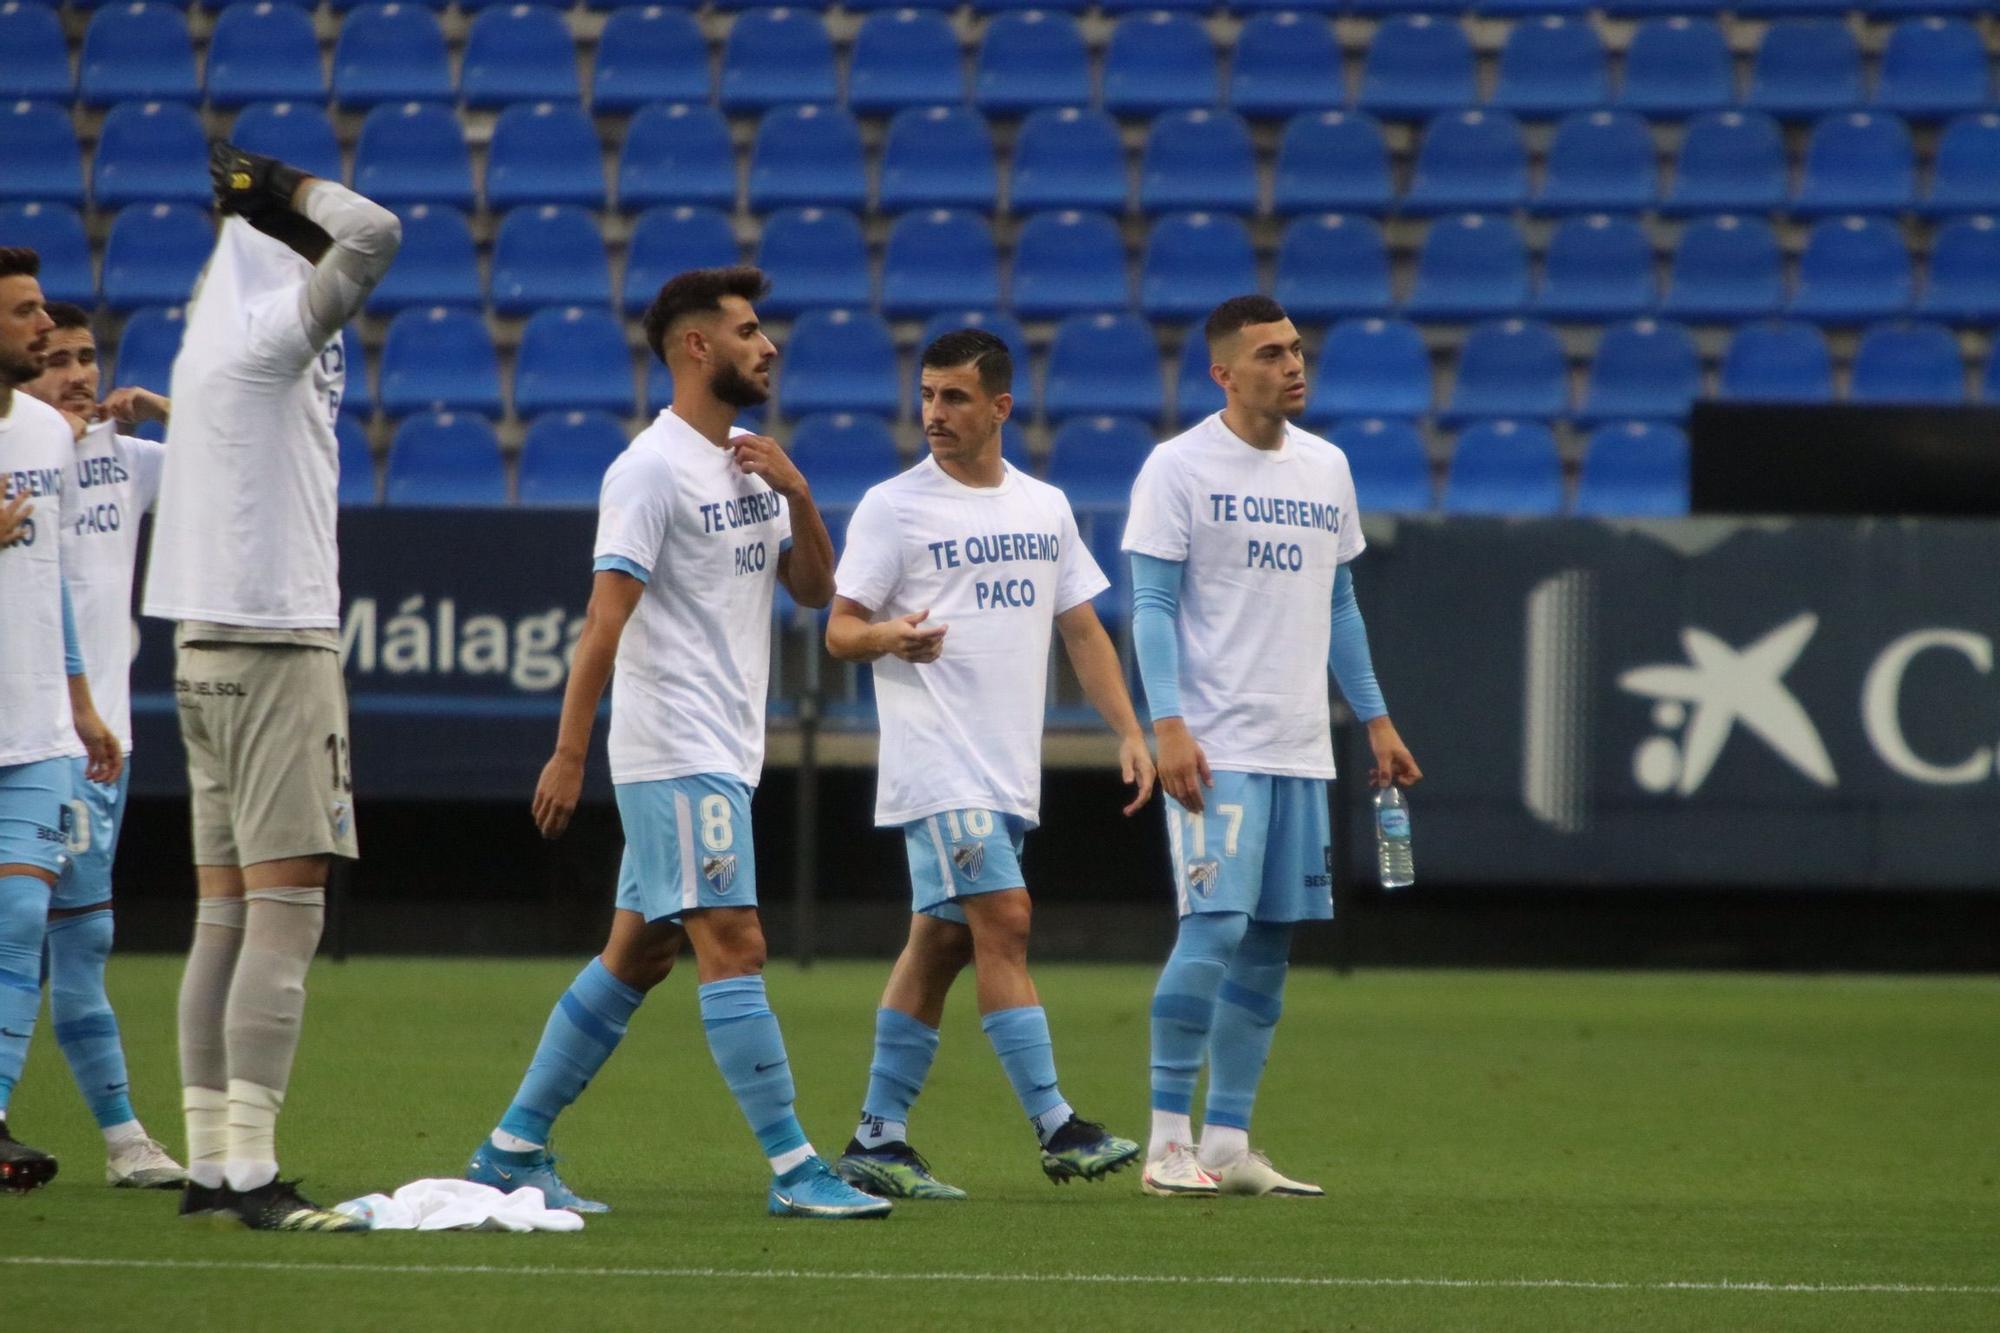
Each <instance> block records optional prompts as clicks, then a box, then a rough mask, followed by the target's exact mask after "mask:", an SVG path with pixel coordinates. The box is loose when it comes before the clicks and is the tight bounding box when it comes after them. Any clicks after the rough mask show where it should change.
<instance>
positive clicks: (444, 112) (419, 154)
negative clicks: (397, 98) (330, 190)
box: [354, 102, 473, 211]
mask: <svg viewBox="0 0 2000 1333" xmlns="http://www.w3.org/2000/svg"><path fill="white" fill-rule="evenodd" d="M354 188H355V189H356V190H357V191H359V192H360V193H362V194H364V195H366V196H367V197H368V198H370V199H373V200H374V201H375V202H377V203H379V204H387V205H390V206H395V205H399V204H449V205H450V206H451V207H453V208H462V209H466V210H468V211H470V210H471V208H472V206H473V198H472V155H471V154H470V153H469V152H468V151H466V147H465V134H464V131H462V130H461V129H460V128H459V125H458V117H457V116H455V115H453V114H452V113H451V108H449V107H443V106H432V105H429V104H427V103H424V102H403V103H400V104H397V105H393V106H378V107H376V108H375V109H374V110H373V111H370V112H369V113H368V116H367V119H365V120H363V121H362V122H361V137H360V138H359V139H358V140H356V142H355V145H354Z"/></svg>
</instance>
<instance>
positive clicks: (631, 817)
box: [612, 773, 757, 921]
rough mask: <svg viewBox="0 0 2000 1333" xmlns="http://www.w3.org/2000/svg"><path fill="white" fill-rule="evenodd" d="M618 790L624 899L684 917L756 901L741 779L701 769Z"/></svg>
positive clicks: (660, 914) (641, 910)
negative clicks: (711, 909)
mask: <svg viewBox="0 0 2000 1333" xmlns="http://www.w3.org/2000/svg"><path fill="white" fill-rule="evenodd" d="M612 790H613V791H614V792H616V793H617V796H618V822H619V823H621V824H623V825H624V826H625V859H624V861H623V862H622V863H621V864H620V865H619V867H618V906H619V907H621V908H623V909H624V910H626V911H628V912H637V913H638V914H639V915H640V916H642V917H644V918H645V919H646V920H648V921H677V920H679V919H680V916H681V914H682V913H683V912H692V911H696V910H698V909H700V908H704V907H755V906H756V905H757V848H756V844H755V843H754V842H753V841H752V839H751V837H750V788H749V787H748V786H747V785H745V784H744V782H743V781H742V780H741V779H739V778H733V777H728V776H725V775H723V774H719V773H697V774H694V775H693V776H690V777H685V778H662V779H660V780H658V781H656V782H622V783H619V784H617V785H616V786H614V787H613V788H612Z"/></svg>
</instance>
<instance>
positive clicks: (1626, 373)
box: [1577, 319, 1701, 422]
mask: <svg viewBox="0 0 2000 1333" xmlns="http://www.w3.org/2000/svg"><path fill="white" fill-rule="evenodd" d="M1700 396H1701V358H1700V357H1698V356H1697V355H1696V354H1695V349H1694V339H1693V338H1691V337H1689V336H1688V331H1687V330H1686V329H1684V328H1682V327H1681V326H1680V325H1678V324H1670V323H1666V322H1664V321H1661V320H1655V319H1638V320H1634V321H1632V322H1631V323H1630V324H1617V325H1613V326H1612V327H1611V328H1608V329H1606V330H1605V331H1604V336H1603V337H1602V338H1600V339H1599V340H1598V343H1597V355H1596V357H1595V358H1593V359H1592V361H1591V363H1590V374H1589V376H1588V377H1587V378H1586V379H1585V381H1584V388H1583V407H1582V409H1581V410H1580V411H1579V412H1578V413H1577V417H1578V419H1579V420H1582V421H1586V422H1589V421H1600V422H1601V421H1616V420H1620V419H1645V418H1651V419H1656V420H1678V419H1680V418H1682V417H1685V416H1686V415H1687V413H1688V409H1689V408H1690V407H1692V406H1693V405H1694V400H1695V399H1696V398H1698V397H1700Z"/></svg>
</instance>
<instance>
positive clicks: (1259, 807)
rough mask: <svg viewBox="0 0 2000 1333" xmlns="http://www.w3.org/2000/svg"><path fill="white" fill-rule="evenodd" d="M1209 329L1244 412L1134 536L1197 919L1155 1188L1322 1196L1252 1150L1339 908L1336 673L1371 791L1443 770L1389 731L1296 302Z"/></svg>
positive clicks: (1170, 1032)
mask: <svg viewBox="0 0 2000 1333" xmlns="http://www.w3.org/2000/svg"><path fill="white" fill-rule="evenodd" d="M1204 335H1205V337H1206V338H1207V341H1208V353H1209V360H1210V362H1211V368H1210V371H1209V373H1210V374H1211V375H1212V376H1213V377H1214V378H1215V381H1216V383H1217V384H1219V385H1221V386H1222V390H1223V394H1224V406H1223V409H1222V410H1221V411H1220V412H1218V413H1216V414H1215V415H1213V416H1211V417H1209V418H1207V419H1206V420H1205V421H1202V422H1200V423H1199V424H1197V425H1196V426H1195V427H1194V428H1193V429H1192V430H1189V431H1186V432H1185V433H1183V434H1181V435H1177V436H1175V437H1174V438H1173V439H1171V440H1168V441H1167V442H1166V443H1164V444H1162V445H1160V446H1159V447H1158V448H1156V449H1154V450H1153V452H1152V454H1151V455H1150V456H1149V457H1148V458H1147V460H1146V464H1145V466H1144V467H1143V468H1141V469H1140V472H1139V478H1138V481H1137V482H1136V483H1135V484H1134V485H1133V488H1132V508H1131V514H1130V517H1129V518H1128V520H1127V523H1126V528H1125V541H1124V547H1125V550H1127V551H1129V552H1130V553H1131V558H1132V571H1133V575H1132V581H1133V612H1132V635H1133V642H1134V647H1135V648H1136V650H1137V653H1138V657H1139V673H1140V679H1141V682H1142V683H1143V684H1144V686H1145V688H1146V700H1147V703H1148V705H1149V706H1150V709H1151V712H1152V718H1153V737H1154V740H1155V742H1156V743H1157V745H1158V747H1159V761H1160V785H1161V786H1162V787H1164V788H1165V789H1166V792H1167V795H1168V797H1169V798H1170V799H1169V802H1168V805H1167V807H1166V809H1167V843H1168V847H1169V850H1170V852H1171V854H1172V858H1173V871H1174V888H1175V898H1176V901H1177V903H1178V906H1179V908H1180V934H1179V938H1178V939H1177V940H1176V942H1175V944H1174V949H1173V953H1172V955H1171V956H1170V957H1169V958H1168V959H1167V965H1166V968H1165V970H1164V971H1163V972H1162V973H1161V974H1160V982H1159V986H1158V988H1157V989H1156V990H1155V992H1154V995H1153V1011H1152V1071H1153V1072H1152V1103H1153V1129H1152V1137H1151V1141H1150V1142H1149V1143H1148V1145H1147V1150H1146V1169H1145V1171H1144V1173H1143V1174H1142V1175H1141V1178H1140V1183H1141V1186H1142V1188H1143V1189H1144V1190H1145V1191H1146V1192H1147V1193H1148V1194H1154V1195H1160V1196H1172V1195H1213V1194H1216V1193H1218V1192H1220V1193H1226V1194H1267V1195H1281V1196H1289V1197H1294V1198H1317V1197H1319V1196H1320V1195H1321V1194H1323V1193H1324V1191H1323V1190H1321V1189H1320V1187H1319V1186H1317V1185H1310V1184H1306V1183H1304V1182H1302V1181H1297V1180H1291V1179H1288V1178H1287V1177H1285V1176H1284V1175H1282V1174H1281V1173H1280V1172H1278V1171H1277V1170H1276V1169H1275V1168H1274V1167H1273V1166H1272V1165H1271V1162H1270V1159H1269V1158H1267V1157H1266V1156H1265V1155H1264V1154H1263V1153H1261V1152H1257V1151H1255V1150H1253V1149H1252V1148H1251V1147H1250V1110H1251V1105H1252V1103H1253V1102H1254V1101H1255V1100H1256V1096H1257V1084H1258V1081H1259V1080H1260V1079H1261V1078H1262V1077H1263V1073H1264V1062H1265V1059H1266V1057H1267V1056H1268V1054H1269V1053H1270V1049H1271V1036H1272V1032H1273V1030H1274V1029H1275V1027H1276V1025H1277V1022H1278V1016H1279V1011H1280V1008H1281V1005H1282V1002H1283V997H1284V987H1285V972H1286V968H1287V965H1288V961H1289V959H1290V956H1291V944H1292V927H1293V926H1294V925H1295V924H1296V923H1298V922H1300V921H1324V920H1327V919H1329V918H1331V917H1332V915H1333V892H1332V878H1333V877H1332V873H1331V872H1332V869H1333V856H1334V849H1333V846H1332V833H1331V831H1330V828H1329V820H1328V815H1327V783H1328V782H1329V781H1331V780H1332V778H1333V744H1332V731H1331V724H1330V719H1329V714H1328V707H1327V691H1326V675H1327V669H1328V667H1329V665H1330V666H1331V667H1332V670H1333V674H1334V676H1335V678H1336V679H1337V680H1338V681H1339V682H1340V690H1341V693H1342V694H1343V695H1344V696H1345V697H1346V699H1347V701H1348V703H1349V704H1350V705H1351V706H1352V707H1353V709H1354V711H1355V714H1356V715H1357V716H1359V717H1360V718H1362V719H1363V720H1364V721H1365V722H1367V724H1368V741H1369V744H1370V746H1371V747H1372V748H1373V749H1374V752H1375V765H1376V766H1375V768H1374V770H1373V772H1372V773H1371V774H1370V780H1371V781H1372V782H1373V783H1374V784H1375V785H1376V786H1385V785H1387V784H1389V783H1391V782H1394V783H1399V784H1408V783H1413V782H1416V781H1417V780H1418V779H1419V778H1421V777H1422V776H1423V775H1422V773H1421V772H1419V771H1418V768H1417V763H1416V760H1415V759H1413V758H1411V757H1410V752H1409V750H1408V749H1406V748H1405V747H1404V745H1403V741H1402V738H1401V737H1400V736H1398V735H1397V734H1396V727H1395V724H1394V723H1392V722H1391V721H1390V720H1389V712H1388V708H1387V707H1386V706H1385V705H1384V704H1383V702H1382V692H1381V690H1380V688H1379V687H1378V686H1377V685H1376V683H1375V672H1374V667H1373V666H1372V665H1371V663H1370V659H1369V655H1368V636H1367V631H1366V628H1365V627H1364V626H1363V624H1362V622H1361V611H1360V608H1359V607H1358V606H1357V605H1356V604H1355V600H1354V576H1353V574H1352V573H1351V572H1350V571H1349V570H1348V568H1347V565H1348V564H1349V562H1351V561H1352V560H1353V559H1354V558H1355V557H1356V556H1358V555H1360V554H1361V551H1362V548H1363V546H1364V544H1365V543H1364V542H1363V540H1362V536H1361V522H1360V515H1359V513H1358V512H1357V510H1356V507H1355V499H1354V479H1353V477H1352V476H1351V475H1350V474H1349V472H1348V468H1347V458H1346V455H1344V454H1342V453H1341V452H1340V450H1339V449H1338V448H1336V447H1334V446H1333V445H1332V444H1329V443H1328V442H1327V441H1325V440H1322V439H1320V438H1319V437H1318V436H1316V435H1311V434H1308V433H1307V432H1305V431H1303V430H1300V429H1299V428H1298V427H1297V426H1295V425H1293V424H1292V421H1291V419H1292V418H1293V417H1294V416H1296V415H1297V414H1298V413H1299V412H1300V411H1301V410H1303V409H1304V407H1305V404H1306V380H1305V360H1304V357H1303V354H1302V352H1301V348H1300V342H1299V333H1298V330H1297V329H1295V328H1294V327H1293V326H1292V321H1291V320H1290V319H1289V318H1288V317H1287V316H1286V314H1285V312H1284V310H1283V309H1282V308H1280V307H1279V305H1278V304H1277V302H1275V301H1272V300H1270V299H1268V298H1266V297H1262V296H1239V297H1236V298H1234V299H1232V300H1229V301H1225V302H1223V303H1222V304H1221V305H1220V306H1217V307H1216V309H1215V312H1214V313H1213V314H1211V315H1210V316H1209V318H1208V324H1207V327H1206V328H1205V330H1204ZM1204 1052H1206V1055H1207V1058H1208V1105H1207V1110H1206V1114H1205V1117H1204V1122H1205V1123H1204V1125H1203V1129H1202V1137H1201V1142H1200V1145H1199V1148H1198V1149H1197V1148H1196V1146H1195V1143H1194V1132H1193V1129H1192V1126H1191V1123H1190V1112H1191V1110H1192V1103H1193V1096H1194V1085H1195V1078H1196V1076H1197V1075H1198V1074H1199V1073H1200V1071H1201V1065H1202V1057H1203V1054H1204Z"/></svg>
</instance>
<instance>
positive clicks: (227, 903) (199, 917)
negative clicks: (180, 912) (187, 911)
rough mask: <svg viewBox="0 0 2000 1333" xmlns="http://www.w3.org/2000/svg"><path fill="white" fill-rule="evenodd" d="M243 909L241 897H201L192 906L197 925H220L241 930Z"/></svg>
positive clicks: (228, 928)
mask: <svg viewBox="0 0 2000 1333" xmlns="http://www.w3.org/2000/svg"><path fill="white" fill-rule="evenodd" d="M243 911H244V907H243V900H242V899H241V898H203V899H201V900H200V901H199V902H197V903H196V904H195V906H194V923H195V924H196V925H197V926H221V927H223V928H224V929H225V930H241V929H243Z"/></svg>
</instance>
